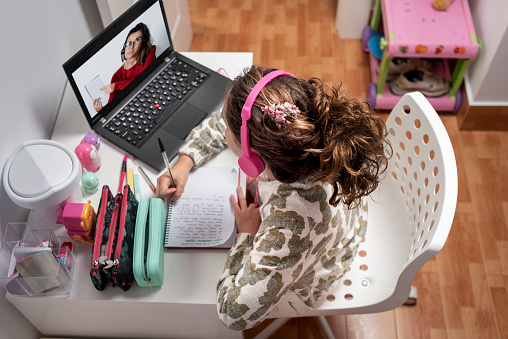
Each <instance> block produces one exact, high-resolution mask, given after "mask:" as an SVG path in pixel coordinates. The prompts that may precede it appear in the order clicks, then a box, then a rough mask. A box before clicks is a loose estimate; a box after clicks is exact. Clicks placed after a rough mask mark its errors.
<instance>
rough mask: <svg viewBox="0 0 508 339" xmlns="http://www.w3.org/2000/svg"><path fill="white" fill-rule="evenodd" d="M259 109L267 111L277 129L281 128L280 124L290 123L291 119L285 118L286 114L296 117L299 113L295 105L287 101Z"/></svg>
mask: <svg viewBox="0 0 508 339" xmlns="http://www.w3.org/2000/svg"><path fill="white" fill-rule="evenodd" d="M261 110H262V111H263V112H268V114H269V115H270V118H272V120H273V121H274V122H275V125H277V127H278V128H279V129H280V128H282V125H284V124H290V123H291V121H289V120H287V119H286V117H287V116H290V117H292V118H293V119H296V117H297V115H298V114H300V113H301V112H300V110H299V109H298V107H296V105H294V104H290V103H289V102H285V103H283V104H278V105H275V104H271V105H270V106H265V107H262V108H261Z"/></svg>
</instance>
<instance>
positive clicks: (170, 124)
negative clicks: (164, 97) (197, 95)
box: [162, 104, 206, 140]
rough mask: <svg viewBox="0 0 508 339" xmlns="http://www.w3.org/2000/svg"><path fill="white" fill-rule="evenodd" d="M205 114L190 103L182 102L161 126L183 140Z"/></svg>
mask: <svg viewBox="0 0 508 339" xmlns="http://www.w3.org/2000/svg"><path fill="white" fill-rule="evenodd" d="M205 116H206V113H205V112H203V111H201V110H199V109H197V108H196V107H194V106H192V105H189V104H184V105H183V106H182V107H180V109H179V110H178V111H177V112H175V114H173V116H172V117H171V118H169V120H168V121H166V122H165V123H164V125H163V126H162V128H163V129H164V130H165V131H168V132H169V133H171V134H173V135H174V136H176V137H177V138H179V139H182V140H184V139H185V137H187V134H189V132H190V131H191V130H192V129H193V128H194V127H196V126H197V125H198V124H199V122H200V121H201V120H203V118H204V117H205Z"/></svg>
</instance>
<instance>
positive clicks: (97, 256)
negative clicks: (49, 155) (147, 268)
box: [90, 185, 138, 291]
mask: <svg viewBox="0 0 508 339" xmlns="http://www.w3.org/2000/svg"><path fill="white" fill-rule="evenodd" d="M137 209H138V201H137V200H136V198H135V196H134V194H133V193H132V191H131V188H130V187H129V185H125V186H124V187H123V191H122V192H120V193H118V194H117V195H116V196H115V197H113V194H112V193H111V190H110V189H109V187H108V186H107V185H104V186H103V188H102V192H101V199H100V202H99V207H98V209H97V224H96V230H95V238H94V242H93V245H92V263H91V268H90V278H91V280H92V283H93V285H94V286H95V288H96V289H97V290H99V291H102V290H104V288H105V287H106V285H107V284H109V285H111V286H113V287H115V286H119V287H120V288H121V289H123V290H124V291H127V290H128V289H129V288H130V287H131V285H132V282H133V281H134V274H133V271H132V255H133V245H134V227H135V222H136V213H137Z"/></svg>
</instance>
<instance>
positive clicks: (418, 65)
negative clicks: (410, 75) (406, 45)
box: [386, 58, 432, 81]
mask: <svg viewBox="0 0 508 339" xmlns="http://www.w3.org/2000/svg"><path fill="white" fill-rule="evenodd" d="M415 69H419V70H424V71H430V70H431V69H432V63H431V62H430V61H428V60H425V59H419V58H414V59H408V58H393V59H392V60H391V61H390V64H389V66H388V75H387V77H386V81H392V80H394V79H396V78H398V76H399V75H401V74H404V73H406V72H408V71H412V70H415Z"/></svg>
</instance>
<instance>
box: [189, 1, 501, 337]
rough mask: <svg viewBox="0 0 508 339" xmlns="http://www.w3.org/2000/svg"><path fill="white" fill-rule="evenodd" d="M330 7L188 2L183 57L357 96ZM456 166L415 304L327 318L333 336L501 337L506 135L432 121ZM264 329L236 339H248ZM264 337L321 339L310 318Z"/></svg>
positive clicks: (349, 57)
mask: <svg viewBox="0 0 508 339" xmlns="http://www.w3.org/2000/svg"><path fill="white" fill-rule="evenodd" d="M336 3H337V1H336V0H189V9H190V15H191V21H192V28H193V32H194V40H193V42H192V46H191V51H217V52H253V53H254V63H256V64H262V65H266V66H271V67H276V68H281V69H284V70H286V71H289V72H292V73H294V74H295V75H296V76H299V77H302V78H310V77H312V76H317V77H320V78H321V79H322V80H324V81H329V82H333V83H339V82H342V83H343V86H344V87H345V88H346V89H347V90H348V92H349V94H350V95H352V96H359V97H365V94H366V90H367V85H368V83H369V82H370V76H369V68H368V63H367V55H366V54H365V53H363V52H362V51H361V43H360V41H359V40H342V39H340V38H339V36H338V35H337V32H336V30H335V12H336V6H337V4H336ZM441 118H442V120H443V123H444V124H445V126H446V129H447V131H448V133H449V135H450V138H451V141H452V144H453V147H454V151H455V156H456V160H457V166H458V174H459V196H458V203H457V211H456V214H455V220H454V223H453V226H452V229H451V233H450V236H449V238H448V241H447V243H446V245H445V247H444V249H443V250H442V251H441V252H440V253H439V254H438V255H437V256H436V257H435V258H434V259H432V260H431V261H430V262H429V263H427V264H426V265H425V266H424V267H423V269H422V270H421V271H420V272H419V273H418V274H417V275H416V278H415V280H414V282H413V285H415V286H416V287H418V290H419V299H418V304H417V305H416V306H414V307H406V306H403V307H400V308H398V309H396V310H393V311H390V312H385V313H381V314H370V315H352V316H332V317H328V321H329V323H330V325H331V326H332V328H333V330H334V333H335V336H336V337H337V338H376V339H380V338H401V339H402V338H404V339H405V338H415V339H417V338H460V339H463V338H482V339H483V338H508V222H507V220H508V197H507V193H506V192H508V180H507V175H508V155H507V154H508V132H470V131H468V132H465V131H464V132H461V131H459V129H458V126H457V121H456V117H455V115H451V114H443V115H441ZM263 325H264V324H262V325H260V326H259V327H258V328H256V329H252V330H248V331H245V332H244V336H245V338H252V337H253V335H255V334H256V333H257V332H259V329H260V328H262V327H263ZM272 338H292V339H293V338H294V339H296V338H302V339H303V338H305V339H318V338H323V336H322V335H321V334H320V333H319V331H318V327H317V323H316V322H315V320H314V319H312V318H300V319H294V320H291V321H290V322H289V323H287V324H286V325H285V326H284V327H282V328H281V329H280V330H279V331H278V332H276V333H275V334H274V335H273V336H272Z"/></svg>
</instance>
